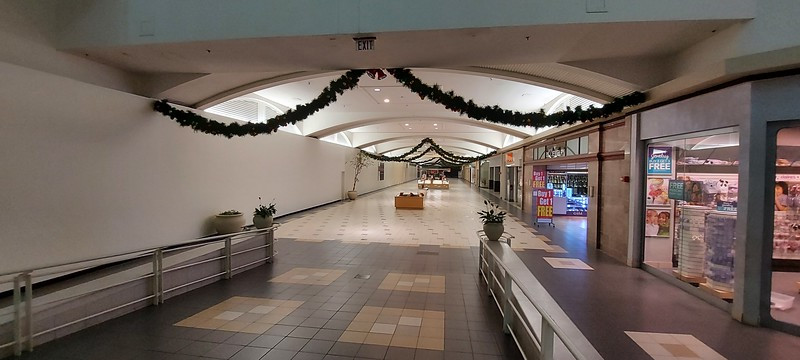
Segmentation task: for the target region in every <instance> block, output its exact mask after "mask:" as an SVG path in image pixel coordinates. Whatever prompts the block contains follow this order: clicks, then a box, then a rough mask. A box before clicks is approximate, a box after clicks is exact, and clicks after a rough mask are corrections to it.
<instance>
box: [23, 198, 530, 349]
mask: <svg viewBox="0 0 800 360" xmlns="http://www.w3.org/2000/svg"><path fill="white" fill-rule="evenodd" d="M411 186H415V184H409V185H400V186H397V187H394V188H392V189H388V190H385V191H381V192H376V193H373V194H369V195H367V196H363V197H361V198H359V199H358V200H356V201H353V202H341V203H336V204H332V205H329V206H324V207H321V208H318V209H315V210H312V211H307V212H304V213H300V214H296V215H293V216H290V217H287V218H283V219H279V221H280V222H282V224H283V225H282V226H281V227H280V228H279V229H278V230H277V232H276V237H277V238H278V239H279V240H278V241H277V243H276V250H277V252H278V254H277V255H276V257H275V262H274V264H269V265H264V266H260V267H258V268H255V269H253V270H250V271H247V272H245V273H243V274H240V275H237V276H234V277H233V278H232V279H231V280H223V281H219V282H216V283H214V284H212V285H209V286H206V287H203V288H201V289H198V290H195V291H191V292H189V293H186V294H183V295H180V296H177V297H175V298H171V299H168V300H167V301H166V302H165V303H164V304H163V305H160V306H157V307H154V306H151V307H148V308H145V309H143V310H140V311H136V312H133V313H131V314H129V315H126V316H123V317H121V318H117V319H115V320H111V321H108V322H106V323H103V324H100V325H97V326H94V327H91V328H89V329H87V330H84V331H81V332H78V333H76V334H72V335H69V336H67V337H64V338H61V339H58V340H55V341H52V342H49V343H46V344H44V345H41V346H37V347H36V348H35V350H34V352H33V353H29V354H25V356H24V357H23V358H24V359H120V360H124V359H208V358H214V359H236V360H242V359H264V360H273V359H300V360H302V359H444V358H448V359H521V358H522V357H521V355H520V354H519V351H518V349H517V348H516V345H514V344H513V342H511V340H510V338H509V337H507V336H506V335H504V334H503V333H502V331H501V323H502V319H501V317H500V313H499V312H498V310H497V308H496V307H495V305H494V303H493V302H492V300H491V298H490V297H488V296H487V294H486V292H485V290H484V289H485V288H484V287H482V286H480V285H479V282H478V272H477V271H478V270H477V263H478V259H477V248H476V247H474V246H472V247H471V246H470V245H476V244H477V238H476V235H475V231H476V230H478V229H479V228H480V222H479V220H478V219H477V214H475V212H476V211H477V209H478V207H479V206H481V205H482V204H481V202H480V201H481V199H480V196H479V194H477V193H474V192H471V191H469V189H468V188H467V187H466V186H464V185H461V186H460V187H459V188H458V189H454V190H453V191H449V192H448V191H440V192H431V193H429V196H428V198H427V199H426V204H425V205H426V208H425V210H423V211H419V210H395V208H394V206H393V202H392V200H393V196H394V194H395V193H396V192H399V191H408V190H413V191H417V190H416V189H415V188H412V187H411ZM516 231H518V232H522V231H525V230H524V228H522V226H521V225H520V226H517V227H516Z"/></svg>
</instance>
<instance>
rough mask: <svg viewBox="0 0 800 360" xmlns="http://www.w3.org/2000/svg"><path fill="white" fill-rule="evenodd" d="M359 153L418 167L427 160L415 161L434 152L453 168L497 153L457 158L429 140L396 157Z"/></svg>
mask: <svg viewBox="0 0 800 360" xmlns="http://www.w3.org/2000/svg"><path fill="white" fill-rule="evenodd" d="M426 144H427V145H429V146H428V148H427V149H425V151H423V152H422V153H420V154H417V155H414V156H411V154H413V153H415V152H417V151H419V149H421V148H422V146H424V145H426ZM361 151H362V152H363V153H364V155H366V156H368V157H370V158H372V159H375V160H378V161H385V162H390V161H393V162H410V163H414V164H418V165H419V164H422V163H425V162H426V161H428V160H426V161H422V162H419V163H417V162H415V160H417V159H419V158H421V157H423V156H425V154H427V153H429V152H431V151H434V152H436V153H437V154H439V156H440V157H441V159H442V160H444V161H446V162H448V163H451V164H453V165H455V166H459V165H464V164H468V163H471V162H474V161H480V160H483V159H487V158H489V157H492V156H494V155H495V154H496V153H497V152H495V151H492V152H490V153H488V154H485V155H480V156H475V157H467V156H459V155H456V154H453V153H451V152H449V151H447V150H445V149H443V148H442V147H441V146H439V144H437V143H436V142H435V141H433V139H431V138H424V139H422V141H420V143H419V144H417V145H416V146H414V147H413V148H411V150H409V151H407V152H405V153H403V154H402V155H398V156H385V155H376V154H372V153H369V152H366V151H364V150H361Z"/></svg>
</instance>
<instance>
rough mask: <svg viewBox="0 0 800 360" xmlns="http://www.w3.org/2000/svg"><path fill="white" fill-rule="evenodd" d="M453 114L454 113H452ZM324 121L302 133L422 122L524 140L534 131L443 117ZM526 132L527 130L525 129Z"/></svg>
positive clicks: (314, 134) (308, 125)
mask: <svg viewBox="0 0 800 360" xmlns="http://www.w3.org/2000/svg"><path fill="white" fill-rule="evenodd" d="M454 114H455V113H454ZM325 120H326V121H312V122H308V123H305V124H304V127H303V133H304V135H306V136H311V137H315V138H321V137H324V136H328V135H332V134H335V133H337V132H342V131H348V130H352V129H355V128H359V127H363V126H370V125H378V124H386V123H408V122H412V123H414V122H423V121H427V122H430V123H431V124H434V123H437V124H438V123H444V124H447V123H450V124H461V125H467V126H473V127H478V128H482V129H487V130H492V131H497V132H501V133H503V134H507V135H512V136H516V137H518V138H526V137H528V136H531V135H533V134H534V132H535V130H534V129H533V128H530V131H529V132H526V131H522V129H519V128H511V127H507V126H504V125H499V124H495V123H491V122H488V121H478V120H474V119H470V118H468V117H457V116H456V117H445V116H426V117H417V116H408V117H396V116H390V117H383V118H363V119H356V120H353V119H346V118H341V119H330V118H328V119H325ZM525 130H527V129H525Z"/></svg>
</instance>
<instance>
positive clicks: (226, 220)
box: [214, 214, 244, 235]
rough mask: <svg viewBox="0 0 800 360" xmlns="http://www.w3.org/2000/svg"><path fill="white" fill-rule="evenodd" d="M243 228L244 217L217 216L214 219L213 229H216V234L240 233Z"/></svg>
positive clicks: (238, 215) (237, 215) (239, 215)
mask: <svg viewBox="0 0 800 360" xmlns="http://www.w3.org/2000/svg"><path fill="white" fill-rule="evenodd" d="M243 226H244V215H242V214H236V215H217V217H216V219H214V227H215V228H216V229H217V234H220V235H222V234H231V233H235V232H240V231H242V227H243Z"/></svg>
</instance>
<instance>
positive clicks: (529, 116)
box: [387, 68, 646, 128]
mask: <svg viewBox="0 0 800 360" xmlns="http://www.w3.org/2000/svg"><path fill="white" fill-rule="evenodd" d="M387 71H389V73H390V74H392V76H394V77H395V79H397V81H398V82H399V83H401V84H403V86H405V87H407V88H408V89H409V90H411V91H412V92H413V93H415V94H417V95H419V97H420V98H422V99H428V100H430V101H433V102H435V103H437V104H441V105H444V107H445V108H446V109H448V110H451V111H455V112H457V113H459V114H461V115H467V116H469V117H470V118H473V119H476V120H485V121H489V122H493V123H498V124H504V125H512V126H527V127H531V126H532V127H535V128H541V127H547V126H560V125H568V124H574V123H577V122H588V121H593V120H595V119H599V118H607V117H609V116H611V115H612V114H614V113H618V112H620V111H622V109H624V108H625V107H627V106H633V105H638V104H641V103H643V102H644V101H645V99H646V97H645V94H643V93H641V92H634V93H631V94H629V95H625V96H623V97H621V98H616V99H614V100H612V101H611V102H610V103H608V104H606V105H604V106H603V107H600V108H596V107H594V106H592V105H590V106H589V107H588V108H587V109H583V108H582V107H581V106H576V107H575V110H572V109H570V108H569V107H568V108H567V110H566V111H559V112H555V113H552V114H550V115H547V114H545V113H544V110H542V109H540V110H539V111H538V112H533V113H520V112H518V111H511V110H505V109H503V108H500V107H499V106H497V105H494V106H479V105H477V104H475V102H474V101H472V100H465V99H464V98H463V97H461V96H458V95H456V94H455V93H453V92H452V91H447V92H445V91H442V89H441V88H440V87H439V85H433V86H430V85H427V84H425V83H423V82H422V80H420V79H419V78H417V77H416V76H414V74H412V73H411V70H408V69H404V68H399V69H387Z"/></svg>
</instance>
